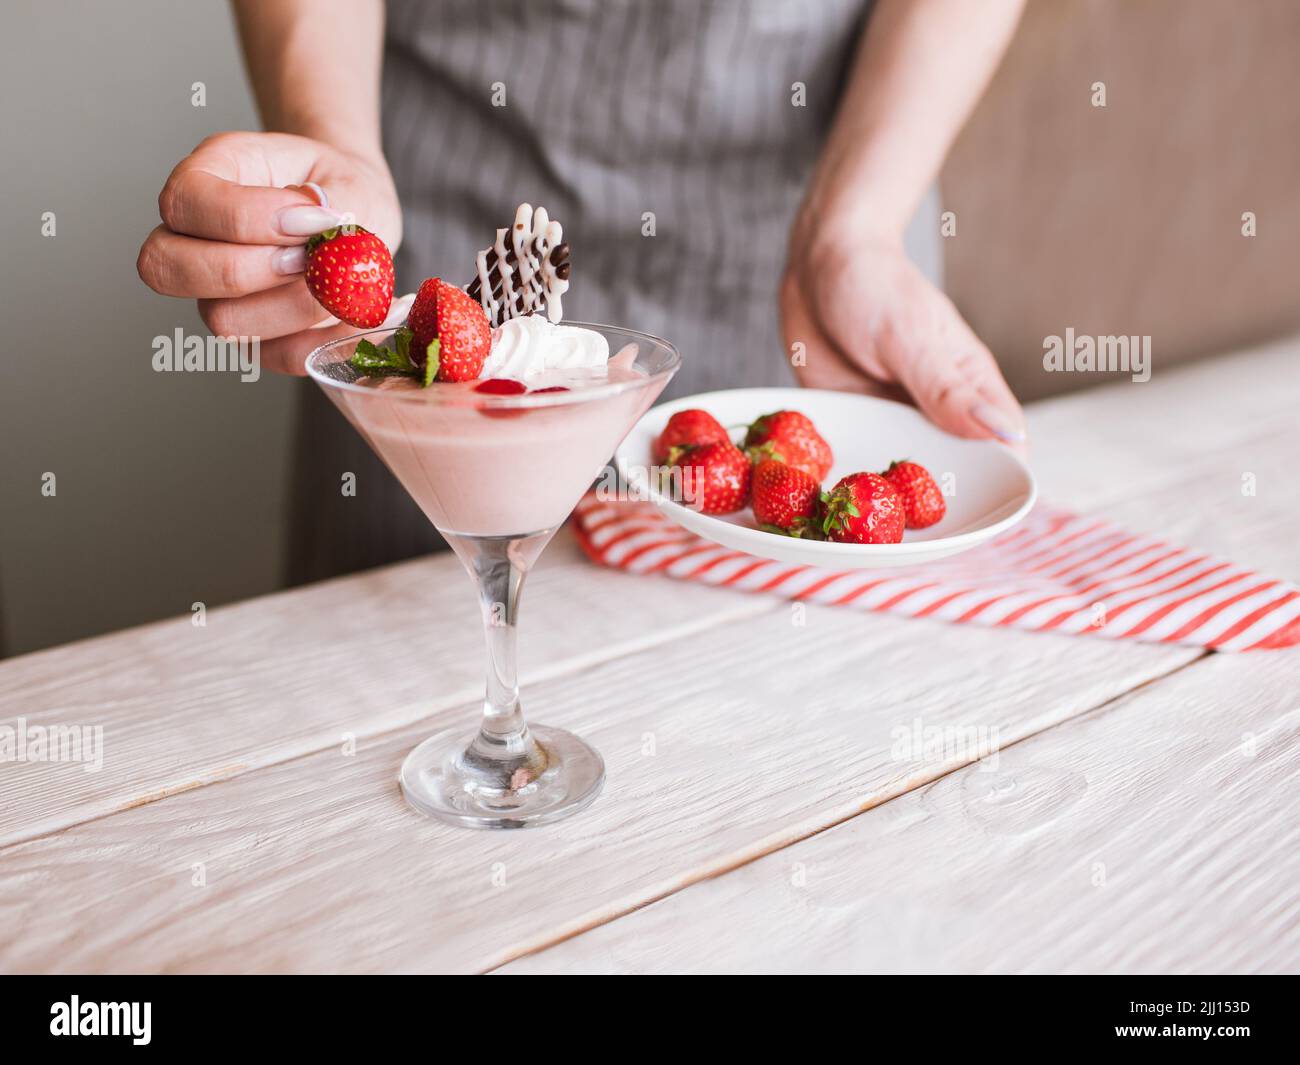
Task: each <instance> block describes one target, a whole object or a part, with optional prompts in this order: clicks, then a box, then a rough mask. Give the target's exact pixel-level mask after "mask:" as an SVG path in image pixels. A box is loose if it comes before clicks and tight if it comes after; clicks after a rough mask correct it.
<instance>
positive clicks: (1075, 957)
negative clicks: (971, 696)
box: [503, 653, 1300, 974]
mask: <svg viewBox="0 0 1300 1065" xmlns="http://www.w3.org/2000/svg"><path fill="white" fill-rule="evenodd" d="M1298 687H1300V657H1297V654H1296V653H1278V654H1271V655H1262V656H1261V655H1253V656H1230V655H1213V656H1210V657H1208V658H1206V659H1203V660H1201V661H1198V662H1197V663H1195V664H1194V665H1192V666H1189V667H1188V668H1187V669H1184V670H1182V671H1180V672H1178V673H1175V674H1173V675H1172V676H1170V677H1167V678H1165V679H1164V680H1162V681H1159V682H1158V683H1156V684H1154V685H1152V686H1150V687H1149V688H1146V689H1143V690H1141V691H1139V692H1136V693H1135V694H1133V695H1132V696H1130V697H1127V698H1125V699H1122V700H1120V701H1119V702H1117V703H1115V704H1113V705H1111V706H1108V707H1106V708H1105V709H1103V710H1100V711H1098V712H1096V713H1093V714H1088V715H1085V716H1083V717H1080V718H1075V719H1073V720H1071V721H1069V722H1067V723H1065V724H1062V725H1060V726H1059V727H1056V728H1053V729H1050V730H1048V731H1046V732H1043V733H1040V734H1039V735H1037V736H1034V737H1033V738H1031V739H1028V740H1026V741H1025V742H1023V743H1019V744H1016V745H1015V746H1012V747H1009V748H1006V749H1004V750H1002V751H1001V752H1000V753H999V754H998V756H997V759H996V768H995V769H994V768H993V766H992V765H991V764H989V763H980V764H977V765H973V766H970V767H968V768H965V769H962V770H960V771H958V772H955V773H952V774H950V775H948V776H946V777H944V778H943V779H942V780H939V781H937V782H936V783H934V784H932V785H930V786H929V787H926V788H922V789H919V790H917V791H914V792H912V793H910V794H908V795H906V796H904V797H903V798H901V799H898V800H896V801H895V802H891V803H889V804H888V805H886V806H882V807H879V808H878V809H875V810H872V811H870V813H867V814H864V815H862V816H860V817H855V818H853V819H852V820H851V821H848V822H846V823H845V824H843V825H840V826H838V827H836V828H833V829H831V830H830V831H827V832H824V833H821V834H820V835H817V836H814V837H812V838H811V839H807V840H805V841H803V842H801V843H798V844H796V845H795V846H792V847H789V848H787V849H785V850H782V851H780V852H778V853H775V854H772V855H769V856H767V857H765V858H763V859H761V860H760V861H757V862H754V863H753V864H752V865H748V866H745V867H744V868H741V869H736V870H733V871H732V872H731V873H729V874H728V875H727V876H725V877H721V878H718V879H715V880H709V881H706V882H703V883H700V884H696V885H694V886H692V887H690V888H688V889H687V890H685V891H682V892H679V893H678V894H676V895H673V896H672V897H671V898H668V899H665V900H664V901H662V902H659V903H656V904H655V905H653V906H650V907H648V908H646V909H643V910H640V911H638V912H637V913H634V914H631V915H629V916H627V917H625V918H623V919H622V920H618V921H614V922H612V923H610V924H607V925H604V926H603V927H601V928H598V929H594V930H592V931H590V932H588V933H587V934H586V935H582V936H579V937H577V938H576V939H572V940H569V941H568V942H565V943H562V944H560V945H559V946H557V947H554V948H553V949H551V950H547V951H545V952H543V953H541V954H537V955H534V956H532V957H528V958H524V959H521V960H519V961H518V962H516V963H514V964H512V965H509V966H506V967H505V969H504V970H503V971H505V972H509V973H528V972H548V973H550V972H599V973H610V972H615V973H617V972H674V971H679V970H690V971H699V970H711V971H716V970H722V971H735V972H752V971H779V972H788V971H803V970H810V971H818V972H825V971H847V972H861V971H868V972H906V971H922V972H931V971H943V972H948V971H957V972H1129V973H1132V972H1141V973H1161V974H1164V973H1205V972H1295V971H1296V970H1297V967H1298V965H1300V891H1297V886H1298V885H1300V809H1297V798H1298V797H1300V706H1297V703H1296V691H1297V688H1298Z"/></svg>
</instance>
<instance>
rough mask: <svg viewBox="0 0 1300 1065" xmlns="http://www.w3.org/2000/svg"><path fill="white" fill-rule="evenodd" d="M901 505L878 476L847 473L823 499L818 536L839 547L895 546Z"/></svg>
mask: <svg viewBox="0 0 1300 1065" xmlns="http://www.w3.org/2000/svg"><path fill="white" fill-rule="evenodd" d="M904 524H905V520H904V517H903V501H902V499H900V498H899V495H898V493H897V492H896V491H894V486H893V485H892V484H890V483H889V482H888V481H886V480H885V479H884V478H883V477H881V476H880V474H878V473H850V474H849V475H848V476H847V477H844V478H841V479H840V481H839V483H838V484H836V485H835V487H834V488H832V489H831V491H830V494H829V495H828V496H827V497H826V506H825V511H824V517H823V518H822V532H824V533H825V534H826V536H827V538H828V539H830V540H834V541H835V542H836V543H841V544H896V543H898V542H899V541H900V540H902V538H903V526H904Z"/></svg>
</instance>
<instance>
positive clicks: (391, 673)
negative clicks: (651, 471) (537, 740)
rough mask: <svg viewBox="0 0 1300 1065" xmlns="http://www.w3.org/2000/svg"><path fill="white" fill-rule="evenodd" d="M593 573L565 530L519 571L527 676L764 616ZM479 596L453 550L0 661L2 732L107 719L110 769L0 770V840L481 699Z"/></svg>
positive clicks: (728, 599)
mask: <svg viewBox="0 0 1300 1065" xmlns="http://www.w3.org/2000/svg"><path fill="white" fill-rule="evenodd" d="M634 580H635V579H634V578H631V577H626V576H623V575H620V574H617V573H613V572H610V571H603V570H598V569H597V568H596V567H594V566H592V565H591V564H590V563H588V562H587V561H586V560H585V559H584V558H582V556H581V552H580V551H579V550H578V548H577V546H576V544H575V543H574V542H573V540H572V538H571V537H570V536H569V535H568V534H567V533H562V534H560V536H557V538H556V540H555V542H553V543H552V544H551V545H550V546H549V547H548V549H547V552H546V554H544V555H543V556H542V562H541V564H540V565H539V567H538V569H537V571H536V572H535V573H533V574H532V575H530V577H529V583H528V586H527V589H526V591H525V593H524V606H523V612H522V618H521V635H520V640H521V655H520V675H521V678H522V682H523V683H524V684H525V685H529V684H531V683H534V682H536V681H538V680H540V679H542V678H545V677H553V676H558V675H562V674H565V673H571V672H574V671H578V670H582V669H586V668H589V667H591V666H592V665H594V664H596V663H599V662H602V661H605V660H606V659H608V658H610V657H615V656H618V655H621V654H627V653H629V652H631V651H634V650H637V649H640V648H645V647H650V646H654V645H656V644H660V643H664V642H667V641H672V640H675V639H680V638H683V637H684V636H685V635H686V634H688V633H691V632H697V631H702V630H706V629H709V628H711V627H713V626H716V625H722V624H728V623H732V622H738V621H740V620H742V619H744V618H748V617H752V616H754V615H755V614H758V613H762V612H763V611H765V610H770V609H773V605H774V604H772V603H771V602H769V601H767V600H765V599H762V598H760V597H756V596H751V595H744V594H742V593H740V592H727V591H719V590H715V589H706V588H701V587H680V586H670V585H668V584H667V582H662V581H637V582H636V584H637V587H636V596H635V600H634V603H635V608H634V609H628V603H629V599H628V585H629V584H630V583H631V582H633V581H634ZM483 668H484V667H483V637H482V630H481V627H480V621H479V613H478V602H477V598H476V597H475V595H474V590H473V586H472V585H471V583H470V581H469V578H468V577H467V576H466V575H465V573H464V571H463V569H462V568H461V565H460V562H459V561H457V559H456V558H455V557H454V556H452V555H449V554H444V555H440V556H436V557H434V558H429V559H423V560H419V561H415V562H408V563H403V564H401V565H397V566H392V567H386V568H384V569H380V570H375V571H372V572H370V573H366V574H363V575H360V576H357V577H353V578H347V579H342V580H335V581H327V582H323V583H321V584H318V585H313V586H311V587H309V588H305V589H301V590H298V591H292V592H287V593H283V594H280V595H274V596H268V597H266V598H262V599H254V600H250V601H248V602H245V603H240V604H238V605H235V606H230V607H224V608H221V609H219V610H213V611H211V612H209V613H208V615H207V623H206V625H205V626H204V627H201V628H200V627H196V626H194V625H193V624H191V622H190V619H188V618H178V619H175V620H172V621H165V622H160V623H158V624H154V625H148V626H144V627H142V628H138V629H131V630H128V631H126V632H122V633H115V634H113V635H111V636H104V637H99V638H97V639H93V640H87V641H84V642H82V643H77V644H71V645H68V646H66V647H61V648H56V649H53V650H50V651H44V652H41V653H38V654H32V655H26V656H24V657H21V658H15V659H11V660H9V661H7V662H4V663H0V724H4V723H7V724H10V725H14V724H15V722H16V719H17V718H19V717H23V718H25V719H26V723H27V726H28V727H29V728H30V727H32V726H37V725H42V726H48V725H79V726H92V727H93V726H101V727H102V728H103V746H104V751H103V767H102V769H101V770H99V771H97V772H88V771H87V770H86V768H85V767H84V766H83V765H80V764H75V763H51V762H4V763H0V845H3V844H5V843H12V842H14V841H17V840H21V839H29V838H31V837H33V836H37V835H41V834H43V833H46V832H52V831H56V830H58V829H60V828H63V827H66V826H67V825H70V824H75V823H77V822H78V821H85V820H87V819H89V818H93V817H102V816H105V815H107V814H111V813H113V812H115V811H117V810H123V809H129V808H131V807H133V806H138V805H140V804H141V803H147V802H153V801H156V800H158V799H160V798H162V797H164V796H167V795H172V794H176V793H178V792H183V791H188V790H190V789H192V788H196V787H200V786H202V785H204V784H210V783H212V782H214V781H217V780H225V779H227V778H229V777H232V776H236V775H238V774H240V773H245V772H248V771H249V770H252V769H256V768H258V767H261V766H267V765H274V764H275V763H277V762H283V761H286V760H288V759H290V758H297V757H300V756H302V755H304V754H308V753H310V752H312V751H319V750H322V749H324V748H330V747H334V746H336V745H338V744H340V743H342V742H343V739H344V737H345V735H348V734H350V735H353V736H355V737H358V738H365V737H367V736H373V735H377V734H379V733H382V732H385V731H388V730H391V729H395V728H399V727H401V726H403V725H406V724H409V723H411V722H414V721H418V720H420V719H421V718H424V717H427V716H429V715H430V714H433V713H436V712H437V711H439V710H446V709H448V708H451V707H458V706H469V705H471V704H472V703H475V702H476V701H478V700H479V699H481V698H482V690H483Z"/></svg>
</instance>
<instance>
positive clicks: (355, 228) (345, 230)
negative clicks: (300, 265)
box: [307, 222, 370, 256]
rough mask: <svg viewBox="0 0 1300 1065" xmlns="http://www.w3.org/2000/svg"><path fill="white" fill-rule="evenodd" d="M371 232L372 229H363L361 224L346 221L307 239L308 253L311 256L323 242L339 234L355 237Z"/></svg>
mask: <svg viewBox="0 0 1300 1065" xmlns="http://www.w3.org/2000/svg"><path fill="white" fill-rule="evenodd" d="M369 232H370V230H368V229H363V228H362V227H361V226H359V225H356V224H354V223H352V222H347V223H344V224H343V225H341V226H334V227H332V228H330V229H326V230H324V231H322V232H320V233H317V234H316V235H315V236H314V237H312V238H311V239H310V240H308V241H307V254H308V255H309V256H310V255H311V254H312V252H314V251H315V250H316V249H317V248H319V247H320V246H321V245H322V244H326V243H328V242H329V241H331V240H333V239H334V238H335V237H338V236H344V237H355V236H356V235H357V234H358V233H369Z"/></svg>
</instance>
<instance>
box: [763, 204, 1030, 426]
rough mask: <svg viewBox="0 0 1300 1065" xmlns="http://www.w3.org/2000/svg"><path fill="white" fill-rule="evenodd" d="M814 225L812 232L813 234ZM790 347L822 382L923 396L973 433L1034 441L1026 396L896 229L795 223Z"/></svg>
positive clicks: (951, 422) (785, 304)
mask: <svg viewBox="0 0 1300 1065" xmlns="http://www.w3.org/2000/svg"><path fill="white" fill-rule="evenodd" d="M810 230H812V232H811V235H805V234H806V233H808V232H809V231H810ZM781 320H782V329H783V332H784V335H785V341H786V346H787V350H788V351H791V352H793V353H795V354H796V355H798V354H800V349H799V348H797V347H795V345H796V344H802V345H803V349H802V356H803V357H802V358H796V360H795V374H796V376H797V377H798V378H799V381H800V383H801V384H803V385H806V386H810V387H814V388H834V389H840V390H844V391H856V392H869V393H871V394H873V395H879V396H885V397H887V398H891V399H907V400H910V401H912V402H914V403H915V404H916V405H917V406H918V407H920V408H921V410H922V411H923V412H924V413H925V414H926V415H927V416H928V417H929V418H930V420H931V421H933V422H934V423H935V424H936V425H938V426H940V427H941V428H943V429H946V430H947V431H948V432H950V433H955V434H957V435H958V436H966V437H990V436H993V437H997V438H998V439H1000V440H1003V441H1006V442H1007V443H1011V444H1019V443H1021V442H1023V441H1024V439H1025V433H1024V419H1023V416H1022V414H1021V411H1020V405H1019V404H1018V403H1017V402H1016V398H1015V396H1013V395H1012V394H1011V390H1010V389H1009V388H1008V387H1007V383H1006V381H1005V380H1004V379H1003V377H1002V373H1001V371H1000V370H999V369H998V365H997V362H996V361H995V360H994V358H993V355H992V354H991V353H990V352H989V350H988V348H987V347H985V346H984V344H983V343H981V341H980V339H979V338H978V337H977V336H976V335H975V334H974V333H973V332H972V331H971V328H970V326H968V325H967V324H966V322H965V321H964V320H963V319H962V317H961V315H960V314H959V313H958V312H957V308H956V307H954V306H953V305H952V301H950V300H949V299H948V297H947V296H945V295H944V294H943V293H942V292H940V291H939V290H938V289H937V288H935V287H934V285H932V284H931V283H930V282H929V281H928V280H926V278H925V277H924V276H922V275H921V273H920V272H919V271H918V270H917V269H916V267H915V266H913V265H912V264H911V262H909V261H908V259H907V257H906V256H905V255H904V254H903V248H902V242H901V240H900V239H897V238H894V237H892V236H881V237H866V236H861V235H853V234H850V233H849V232H847V230H846V227H834V228H833V229H832V230H831V232H829V233H828V232H826V231H825V230H815V229H814V228H813V227H812V226H811V225H809V224H807V223H806V222H804V221H802V220H801V222H799V223H797V224H796V226H795V230H794V234H793V237H792V240H791V252H790V259H789V262H788V263H787V265H786V272H785V277H784V279H783V280H782V284H781Z"/></svg>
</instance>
